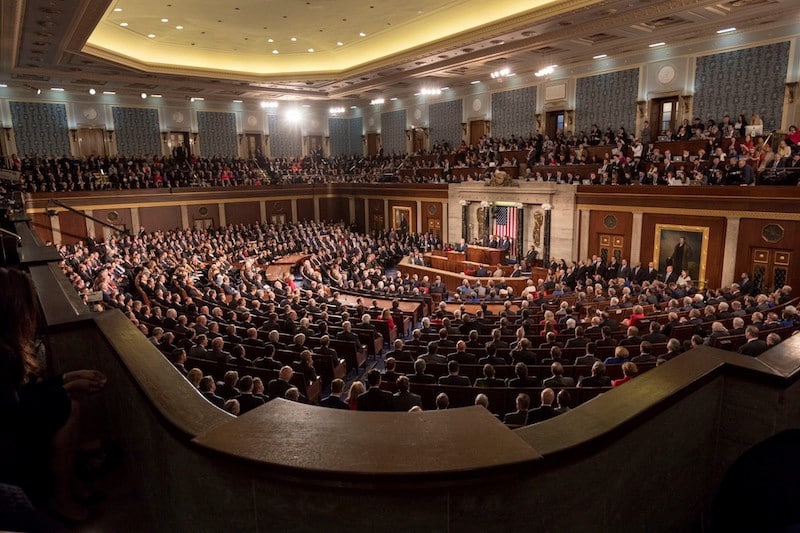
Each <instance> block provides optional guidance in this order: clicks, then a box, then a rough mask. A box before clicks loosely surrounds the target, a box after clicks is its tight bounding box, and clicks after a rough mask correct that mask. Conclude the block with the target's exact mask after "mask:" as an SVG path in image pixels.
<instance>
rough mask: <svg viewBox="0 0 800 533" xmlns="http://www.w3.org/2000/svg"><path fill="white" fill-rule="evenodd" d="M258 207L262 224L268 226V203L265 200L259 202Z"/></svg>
mask: <svg viewBox="0 0 800 533" xmlns="http://www.w3.org/2000/svg"><path fill="white" fill-rule="evenodd" d="M258 207H259V209H260V210H261V223H262V224H266V223H267V202H266V201H264V200H261V201H260V202H258Z"/></svg>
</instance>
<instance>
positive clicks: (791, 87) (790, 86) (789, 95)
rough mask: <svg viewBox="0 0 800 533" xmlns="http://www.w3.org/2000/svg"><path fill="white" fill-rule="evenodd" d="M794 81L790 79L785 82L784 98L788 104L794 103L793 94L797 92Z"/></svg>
mask: <svg viewBox="0 0 800 533" xmlns="http://www.w3.org/2000/svg"><path fill="white" fill-rule="evenodd" d="M797 83H798V82H796V81H790V82H788V83H787V84H786V99H787V101H788V102H789V103H790V104H793V103H794V95H795V93H796V92H797Z"/></svg>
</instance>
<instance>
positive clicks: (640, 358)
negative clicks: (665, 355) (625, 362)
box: [631, 341, 656, 364]
mask: <svg viewBox="0 0 800 533" xmlns="http://www.w3.org/2000/svg"><path fill="white" fill-rule="evenodd" d="M631 362H633V363H637V364H638V363H655V362H656V356H655V355H653V345H652V344H650V343H649V342H647V341H642V342H641V343H640V344H639V355H637V356H636V357H632V358H631Z"/></svg>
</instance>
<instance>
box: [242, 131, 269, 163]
mask: <svg viewBox="0 0 800 533" xmlns="http://www.w3.org/2000/svg"><path fill="white" fill-rule="evenodd" d="M262 146H264V144H263V141H262V137H261V134H260V133H245V134H244V151H245V154H247V158H248V159H254V158H256V157H259V156H260V155H262V152H263V150H262V149H261V147H262Z"/></svg>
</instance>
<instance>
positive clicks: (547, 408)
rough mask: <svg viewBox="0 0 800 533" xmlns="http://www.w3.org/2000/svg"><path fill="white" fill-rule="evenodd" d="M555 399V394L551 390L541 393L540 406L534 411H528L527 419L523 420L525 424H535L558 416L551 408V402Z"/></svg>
mask: <svg viewBox="0 0 800 533" xmlns="http://www.w3.org/2000/svg"><path fill="white" fill-rule="evenodd" d="M555 399H556V394H555V392H553V389H551V388H547V389H544V390H543V391H542V405H541V406H539V407H538V408H536V409H532V410H530V411H528V417H527V418H526V419H525V424H526V425H530V424H535V423H537V422H542V421H543V420H548V419H550V418H554V417H556V416H558V413H557V412H556V410H555V409H554V408H553V402H554V401H555Z"/></svg>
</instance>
